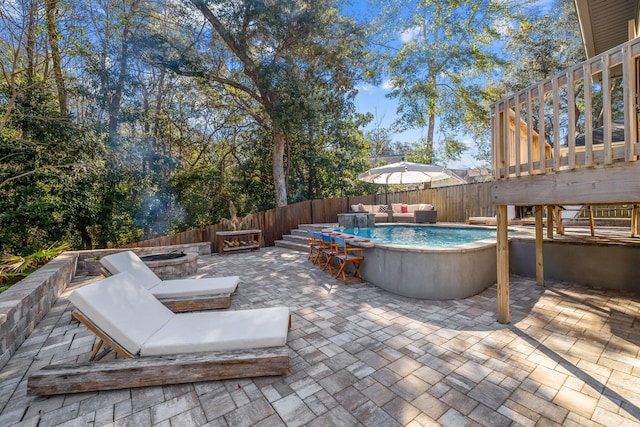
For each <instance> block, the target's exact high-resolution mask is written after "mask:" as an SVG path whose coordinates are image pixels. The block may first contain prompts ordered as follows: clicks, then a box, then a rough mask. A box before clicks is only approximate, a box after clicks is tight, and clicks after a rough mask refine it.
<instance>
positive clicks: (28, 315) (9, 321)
mask: <svg viewBox="0 0 640 427" xmlns="http://www.w3.org/2000/svg"><path fill="white" fill-rule="evenodd" d="M77 261H78V253H77V252H65V253H62V254H60V255H58V256H57V257H56V258H55V259H53V260H51V261H49V262H48V263H47V264H46V265H45V266H43V267H42V268H40V269H38V270H36V271H35V272H33V273H31V274H30V275H29V276H28V277H25V278H24V279H22V280H21V281H20V282H18V283H16V284H15V285H13V286H11V287H10V288H9V289H7V290H6V291H4V292H2V293H0V369H1V368H2V367H3V366H4V365H5V364H6V363H7V362H8V361H9V359H10V358H11V356H12V355H13V354H14V353H15V352H16V350H17V349H18V347H20V345H21V344H22V343H23V342H24V341H25V339H27V338H28V337H29V335H30V334H31V332H32V331H33V329H34V328H35V326H36V325H37V324H38V322H39V321H40V320H41V319H42V318H43V317H44V315H45V314H47V312H48V311H49V309H50V308H51V306H52V305H53V304H54V303H55V301H56V299H57V298H58V296H59V295H60V294H61V293H62V291H64V289H65V288H66V287H67V285H68V284H69V282H71V279H73V277H74V275H75V272H76V265H77Z"/></svg>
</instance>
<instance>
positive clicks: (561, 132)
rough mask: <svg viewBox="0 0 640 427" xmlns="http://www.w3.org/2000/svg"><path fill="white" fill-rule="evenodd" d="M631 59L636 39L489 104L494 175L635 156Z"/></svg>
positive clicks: (637, 53)
mask: <svg viewBox="0 0 640 427" xmlns="http://www.w3.org/2000/svg"><path fill="white" fill-rule="evenodd" d="M639 63H640V38H637V39H634V40H631V41H629V42H627V43H625V44H622V45H620V46H618V47H616V48H614V49H611V50H609V51H607V52H605V53H603V54H601V55H599V56H596V57H593V58H591V59H589V60H588V61H585V62H583V63H582V64H579V65H576V66H574V67H572V68H570V69H568V70H566V71H564V72H562V73H560V74H557V75H555V76H554V77H552V78H550V79H547V80H544V81H542V82H540V83H538V84H535V85H532V86H530V87H528V88H526V89H524V90H522V91H520V92H518V93H516V94H514V95H511V96H509V97H507V98H504V99H502V100H500V101H498V102H496V103H494V104H493V105H492V106H491V126H492V144H493V174H494V176H493V177H494V179H508V178H513V177H520V176H526V175H535V174H543V173H548V172H561V171H570V170H574V169H576V168H585V167H601V166H609V165H613V164H614V163H620V162H635V161H637V160H638V155H640V144H638V111H639V109H638V104H639V101H638V86H639V83H638V80H639V78H638V69H639V68H640V66H639ZM541 159H542V161H541Z"/></svg>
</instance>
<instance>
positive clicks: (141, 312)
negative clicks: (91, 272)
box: [69, 273, 176, 354]
mask: <svg viewBox="0 0 640 427" xmlns="http://www.w3.org/2000/svg"><path fill="white" fill-rule="evenodd" d="M69 301H71V303H72V304H73V305H74V306H76V308H77V309H78V310H80V312H81V313H82V314H84V315H85V316H86V317H87V318H89V319H90V320H91V321H92V322H93V323H94V324H96V325H97V326H98V327H99V328H100V329H101V330H102V331H103V332H104V333H106V334H107V335H108V336H109V337H111V338H112V339H113V340H114V341H116V342H117V343H118V344H120V345H121V346H122V347H123V348H124V349H125V350H127V351H128V352H129V353H131V354H137V353H138V352H139V351H140V348H141V347H142V344H143V343H144V342H145V341H147V340H148V339H149V338H150V337H151V336H152V335H153V334H155V333H156V332H157V331H159V330H160V329H162V327H163V326H164V325H165V324H166V323H167V322H168V321H169V320H171V319H172V318H174V317H175V316H176V315H175V314H174V313H173V312H172V311H171V310H169V309H168V308H167V307H165V306H164V305H163V304H162V303H161V302H160V301H158V300H157V299H156V298H155V297H154V296H153V295H152V294H151V293H149V291H147V290H146V289H145V288H144V287H143V286H142V285H140V284H139V283H138V282H137V281H136V280H135V279H134V278H133V276H131V275H129V274H128V273H121V274H116V275H114V276H110V277H107V278H106V279H103V280H100V281H97V282H94V283H91V284H89V285H86V286H83V287H81V288H78V289H76V290H75V291H73V292H71V294H70V295H69Z"/></svg>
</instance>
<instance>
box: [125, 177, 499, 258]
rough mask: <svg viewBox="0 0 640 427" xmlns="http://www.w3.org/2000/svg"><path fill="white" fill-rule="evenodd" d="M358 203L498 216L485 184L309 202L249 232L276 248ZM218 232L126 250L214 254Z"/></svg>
mask: <svg viewBox="0 0 640 427" xmlns="http://www.w3.org/2000/svg"><path fill="white" fill-rule="evenodd" d="M358 203H362V204H368V205H377V204H389V203H405V204H415V203H429V204H432V205H434V206H435V207H436V209H437V210H438V221H443V222H465V221H466V219H467V218H468V217H470V216H494V215H495V208H494V206H493V205H492V204H491V183H490V182H483V183H479V184H465V185H456V186H451V187H442V188H429V189H424V190H412V191H403V192H399V193H388V194H385V193H382V194H369V195H366V196H349V197H340V198H334V199H322V200H308V201H305V202H300V203H294V204H291V205H288V206H284V207H281V208H274V209H269V210H268V211H263V212H258V213H255V214H253V215H252V217H253V218H252V220H251V222H250V223H249V228H259V229H261V230H262V239H263V241H262V245H263V246H274V245H275V243H274V242H275V241H276V240H280V239H282V236H283V235H285V234H289V233H291V230H293V229H296V228H298V226H299V225H300V224H325V223H336V222H337V221H338V214H339V213H343V212H349V206H351V205H356V204H358ZM217 231H229V229H228V228H227V227H225V226H224V225H223V224H222V223H218V224H214V225H208V226H206V227H203V228H197V229H193V230H189V231H183V232H181V233H177V234H172V235H170V236H163V237H157V238H155V239H149V240H143V241H141V242H136V243H132V244H130V245H127V246H125V247H149V246H169V245H178V244H183V243H199V242H210V243H211V251H212V253H215V252H216V251H217V249H218V248H217V247H216V239H215V234H216V232H217Z"/></svg>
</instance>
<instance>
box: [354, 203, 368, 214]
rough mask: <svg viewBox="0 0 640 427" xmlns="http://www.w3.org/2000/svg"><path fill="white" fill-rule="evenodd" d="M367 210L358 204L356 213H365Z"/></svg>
mask: <svg viewBox="0 0 640 427" xmlns="http://www.w3.org/2000/svg"><path fill="white" fill-rule="evenodd" d="M366 211H367V208H365V207H364V205H363V204H362V203H360V204H358V210H357V211H356V212H366Z"/></svg>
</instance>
